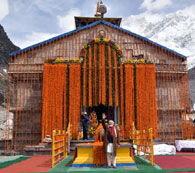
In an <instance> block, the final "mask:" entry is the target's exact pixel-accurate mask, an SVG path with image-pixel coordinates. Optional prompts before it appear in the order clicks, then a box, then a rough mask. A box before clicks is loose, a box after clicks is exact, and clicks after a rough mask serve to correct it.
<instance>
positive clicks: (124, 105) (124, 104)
mask: <svg viewBox="0 0 195 173" xmlns="http://www.w3.org/2000/svg"><path fill="white" fill-rule="evenodd" d="M125 86H126V85H125V64H123V89H124V91H123V107H124V129H125V126H126V123H125V122H126V112H125V110H126V103H125V101H126V99H125V94H126V87H125Z"/></svg>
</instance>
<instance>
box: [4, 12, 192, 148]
mask: <svg viewBox="0 0 195 173" xmlns="http://www.w3.org/2000/svg"><path fill="white" fill-rule="evenodd" d="M121 20H122V19H121V18H101V17H100V15H99V9H98V8H97V12H96V15H95V17H92V18H90V17H75V25H76V29H75V30H73V31H70V32H67V33H64V34H62V35H59V36H57V37H54V38H51V39H49V40H46V41H43V42H40V43H38V44H35V45H32V46H30V47H27V48H25V49H21V50H19V51H16V52H13V53H11V54H10V59H9V81H10V83H9V86H8V88H9V90H8V96H9V97H8V110H9V111H11V112H13V113H14V120H13V129H12V135H11V134H8V138H9V136H12V147H13V148H14V149H15V150H22V149H23V146H24V145H33V144H38V143H40V142H41V141H42V139H43V138H44V137H45V136H46V135H48V134H50V135H51V130H53V129H58V130H63V129H66V128H67V126H68V124H71V126H72V137H73V139H77V136H78V131H79V127H80V117H81V112H82V111H87V112H88V113H90V112H91V111H93V110H95V111H96V113H97V115H98V119H99V120H100V119H101V113H102V112H104V111H105V112H106V113H107V114H108V117H109V118H110V119H113V120H114V121H115V123H116V124H118V125H119V126H120V129H121V136H122V137H123V138H128V137H129V131H130V129H131V125H132V123H133V122H134V124H135V127H136V129H137V130H143V129H145V130H147V129H148V128H153V129H154V137H155V138H156V139H161V140H163V141H166V142H170V143H173V142H174V140H175V139H186V138H191V137H192V130H193V129H192V124H191V122H190V121H189V120H188V117H187V113H188V112H189V111H190V101H189V84H188V83H189V81H188V71H187V65H186V62H187V57H186V56H184V55H181V54H179V53H177V52H175V51H173V50H170V49H169V48H167V47H164V46H162V45H160V44H158V43H155V42H153V41H151V40H149V39H147V38H145V37H142V36H140V35H138V34H136V33H133V32H131V31H128V30H126V29H123V28H121V27H120V23H121ZM7 127H8V128H9V127H10V126H9V125H8V126H7Z"/></svg>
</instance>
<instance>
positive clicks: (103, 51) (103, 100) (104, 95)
mask: <svg viewBox="0 0 195 173" xmlns="http://www.w3.org/2000/svg"><path fill="white" fill-rule="evenodd" d="M101 49H102V50H101V61H102V66H101V68H102V104H104V105H105V103H106V76H105V44H102V46H101Z"/></svg>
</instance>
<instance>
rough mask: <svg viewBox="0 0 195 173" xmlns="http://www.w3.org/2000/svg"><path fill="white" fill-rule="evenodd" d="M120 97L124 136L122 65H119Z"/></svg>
mask: <svg viewBox="0 0 195 173" xmlns="http://www.w3.org/2000/svg"><path fill="white" fill-rule="evenodd" d="M120 79H121V80H120V86H121V88H120V97H121V100H120V101H121V104H120V116H121V124H120V125H121V128H120V129H121V131H122V135H123V136H124V107H123V104H124V103H123V101H124V99H123V91H124V85H123V64H120Z"/></svg>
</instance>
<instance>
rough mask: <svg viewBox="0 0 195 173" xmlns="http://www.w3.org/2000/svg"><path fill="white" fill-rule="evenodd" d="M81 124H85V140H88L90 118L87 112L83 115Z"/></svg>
mask: <svg viewBox="0 0 195 173" xmlns="http://www.w3.org/2000/svg"><path fill="white" fill-rule="evenodd" d="M81 122H82V124H83V140H85V139H88V135H87V133H88V127H89V117H88V115H87V112H83V113H82V115H81Z"/></svg>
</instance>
